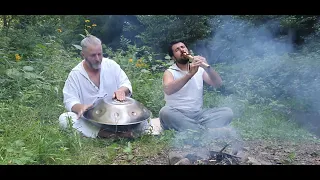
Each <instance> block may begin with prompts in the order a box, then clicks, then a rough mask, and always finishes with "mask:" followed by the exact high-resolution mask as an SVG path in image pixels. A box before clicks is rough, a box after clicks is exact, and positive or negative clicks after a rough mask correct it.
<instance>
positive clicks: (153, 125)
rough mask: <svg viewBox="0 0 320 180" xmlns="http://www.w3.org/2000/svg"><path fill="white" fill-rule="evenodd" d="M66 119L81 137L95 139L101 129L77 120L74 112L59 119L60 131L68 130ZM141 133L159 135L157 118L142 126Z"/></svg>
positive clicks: (62, 115)
mask: <svg viewBox="0 0 320 180" xmlns="http://www.w3.org/2000/svg"><path fill="white" fill-rule="evenodd" d="M68 118H70V120H71V121H70V122H71V123H72V128H74V129H76V130H77V131H79V132H80V133H81V134H82V135H83V136H85V137H90V138H96V137H97V136H98V133H99V131H100V128H101V124H98V123H94V122H90V121H87V120H85V119H82V118H79V119H77V114H76V113H74V112H65V113H63V114H61V115H60V117H59V125H60V127H61V128H62V129H66V128H68ZM140 128H142V129H140V130H141V131H144V132H146V133H148V132H149V133H150V132H151V134H153V135H159V134H160V133H161V131H162V128H161V125H160V120H159V118H153V119H151V120H150V121H146V123H144V124H143V126H142V127H141V126H140Z"/></svg>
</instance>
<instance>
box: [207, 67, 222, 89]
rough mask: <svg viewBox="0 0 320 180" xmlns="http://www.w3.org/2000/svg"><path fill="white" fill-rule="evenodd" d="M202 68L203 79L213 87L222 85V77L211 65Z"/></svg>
mask: <svg viewBox="0 0 320 180" xmlns="http://www.w3.org/2000/svg"><path fill="white" fill-rule="evenodd" d="M204 69H205V72H203V80H204V81H205V82H206V83H207V84H209V85H211V86H213V87H215V88H218V87H220V86H221V85H222V79H221V77H220V76H219V74H218V73H217V72H216V71H215V70H214V69H213V68H211V67H209V68H204Z"/></svg>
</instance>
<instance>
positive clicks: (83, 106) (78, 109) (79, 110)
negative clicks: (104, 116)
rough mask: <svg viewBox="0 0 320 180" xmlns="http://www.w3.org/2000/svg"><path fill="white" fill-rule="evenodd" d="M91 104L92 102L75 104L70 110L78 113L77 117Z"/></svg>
mask: <svg viewBox="0 0 320 180" xmlns="http://www.w3.org/2000/svg"><path fill="white" fill-rule="evenodd" d="M91 106H92V104H89V105H87V104H75V105H73V106H72V108H71V111H72V112H74V113H76V114H77V115H78V118H80V117H81V115H82V114H83V113H84V112H85V111H86V110H87V109H88V108H90V107H91Z"/></svg>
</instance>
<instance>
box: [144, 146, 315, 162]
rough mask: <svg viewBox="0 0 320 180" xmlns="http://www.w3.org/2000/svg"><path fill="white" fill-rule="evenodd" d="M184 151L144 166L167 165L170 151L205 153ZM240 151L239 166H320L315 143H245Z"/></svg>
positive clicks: (157, 157) (165, 156) (164, 156)
mask: <svg viewBox="0 0 320 180" xmlns="http://www.w3.org/2000/svg"><path fill="white" fill-rule="evenodd" d="M186 149H188V148H186ZM186 149H184V150H181V149H170V150H163V151H162V152H161V153H159V154H158V155H157V156H154V157H152V158H150V159H147V160H145V162H144V164H147V165H169V153H168V152H170V151H171V152H172V151H175V152H180V153H181V154H182V155H183V156H185V155H186V154H190V153H192V152H201V151H202V152H206V151H207V150H206V149H203V148H202V149H199V148H189V151H188V150H186ZM191 149H192V150H191ZM241 150H242V151H239V152H238V154H237V155H236V156H239V157H242V158H241V163H239V165H287V164H289V165H320V143H315V142H300V143H294V142H287V141H258V140H257V141H245V142H243V144H242V146H241ZM225 152H226V153H228V154H229V152H231V151H228V150H227V149H226V150H225ZM230 154H231V153H230ZM207 165H209V164H207Z"/></svg>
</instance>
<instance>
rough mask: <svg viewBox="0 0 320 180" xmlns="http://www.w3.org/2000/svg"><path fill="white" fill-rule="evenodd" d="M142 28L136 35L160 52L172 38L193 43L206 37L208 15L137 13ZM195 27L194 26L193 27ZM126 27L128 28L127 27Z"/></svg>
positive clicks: (208, 30) (164, 49)
mask: <svg viewBox="0 0 320 180" xmlns="http://www.w3.org/2000/svg"><path fill="white" fill-rule="evenodd" d="M137 19H138V20H139V22H140V23H141V24H142V26H143V28H144V30H143V31H142V32H141V33H140V34H138V35H137V38H140V39H141V40H142V42H143V43H144V44H145V45H147V46H150V47H152V48H153V50H158V51H159V50H160V52H161V53H163V52H166V51H167V49H166V48H167V44H168V43H169V42H170V41H173V40H178V39H179V40H185V41H186V42H189V43H193V42H195V41H196V40H199V39H203V38H206V37H208V35H209V34H210V33H211V29H210V28H211V27H210V24H209V23H208V20H209V19H210V16H204V15H138V16H137ZM195 27H196V28H195ZM127 29H130V28H129V27H127Z"/></svg>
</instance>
